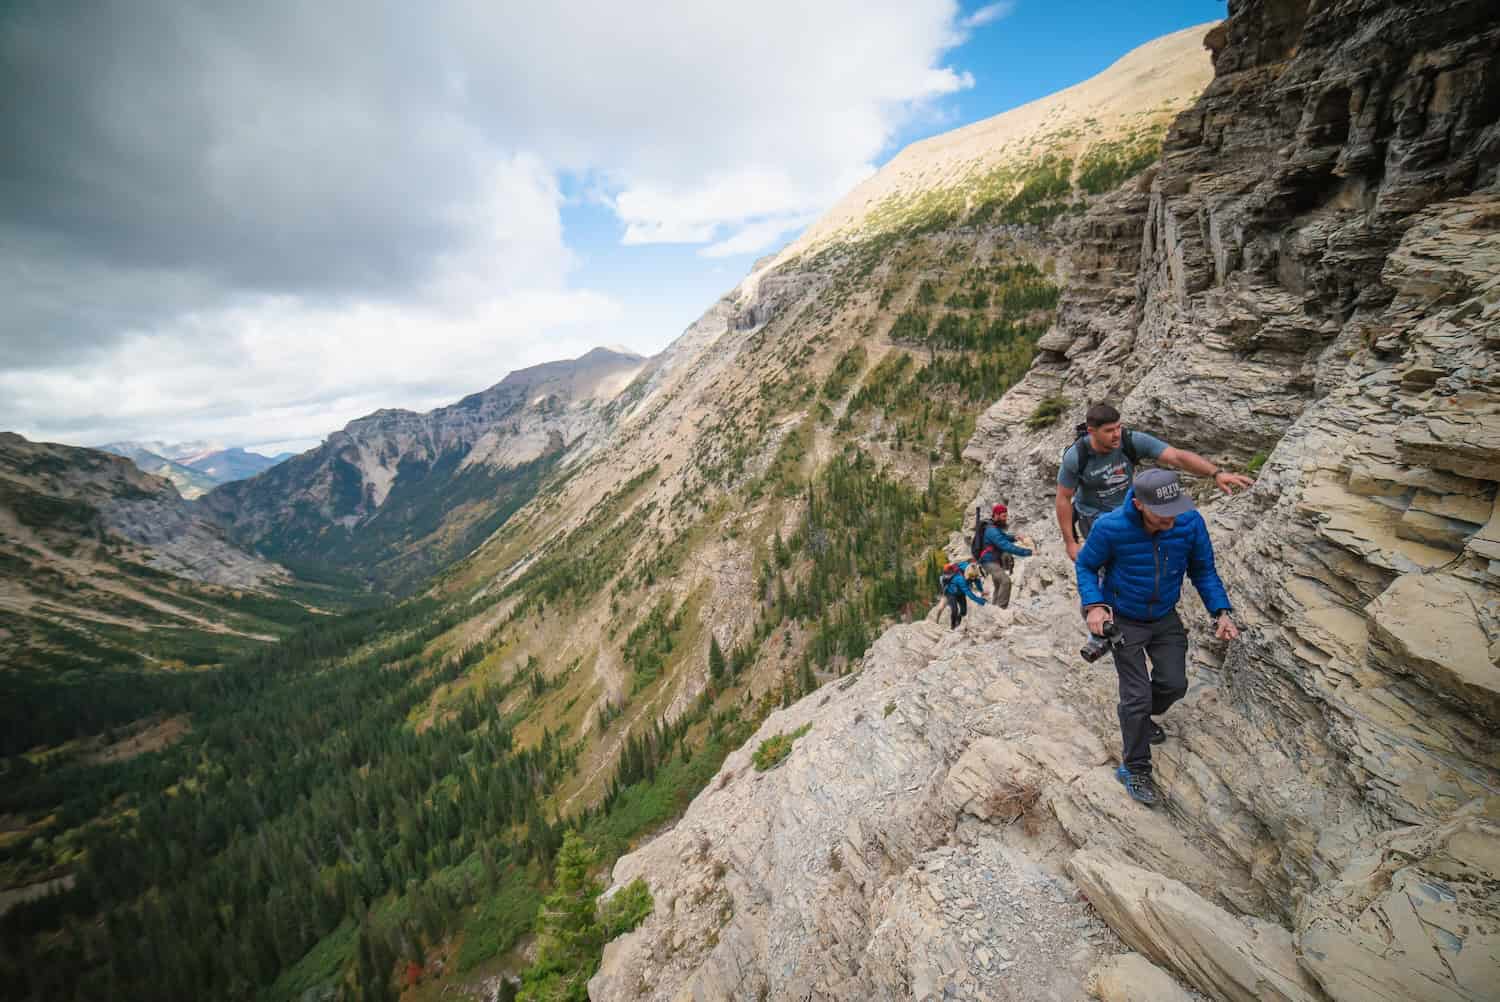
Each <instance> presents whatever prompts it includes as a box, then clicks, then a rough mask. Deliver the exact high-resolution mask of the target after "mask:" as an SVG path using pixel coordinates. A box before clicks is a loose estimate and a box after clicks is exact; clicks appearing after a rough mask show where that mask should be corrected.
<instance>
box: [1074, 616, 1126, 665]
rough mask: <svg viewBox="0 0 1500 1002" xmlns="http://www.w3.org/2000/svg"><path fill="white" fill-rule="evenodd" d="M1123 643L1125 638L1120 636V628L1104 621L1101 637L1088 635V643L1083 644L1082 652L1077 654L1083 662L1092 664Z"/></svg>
mask: <svg viewBox="0 0 1500 1002" xmlns="http://www.w3.org/2000/svg"><path fill="white" fill-rule="evenodd" d="M1124 642H1125V638H1124V637H1122V636H1121V635H1120V628H1119V627H1118V626H1116V625H1115V624H1114V621H1113V620H1109V619H1106V620H1105V621H1104V633H1103V635H1102V636H1101V635H1100V634H1098V633H1090V634H1089V642H1088V643H1086V644H1084V645H1083V650H1081V651H1079V652H1078V653H1079V655H1080V656H1081V657H1082V658H1083V660H1085V661H1087V662H1089V663H1090V664H1093V663H1094V662H1095V661H1098V660H1099V659H1100V658H1102V657H1104V655H1105V654H1106V653H1107V652H1108V651H1109V650H1110V649H1111V648H1114V647H1119V646H1120V645H1121V644H1123V643H1124Z"/></svg>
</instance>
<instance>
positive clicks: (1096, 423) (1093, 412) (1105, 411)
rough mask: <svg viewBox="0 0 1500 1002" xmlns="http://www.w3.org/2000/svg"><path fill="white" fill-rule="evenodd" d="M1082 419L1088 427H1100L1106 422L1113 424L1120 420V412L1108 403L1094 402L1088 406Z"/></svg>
mask: <svg viewBox="0 0 1500 1002" xmlns="http://www.w3.org/2000/svg"><path fill="white" fill-rule="evenodd" d="M1083 420H1084V423H1085V424H1087V425H1088V426H1089V427H1090V428H1102V427H1104V426H1105V425H1107V424H1114V423H1115V422H1116V421H1118V420H1120V412H1119V411H1117V410H1115V409H1114V407H1112V406H1111V405H1109V404H1095V405H1094V406H1092V407H1090V408H1089V412H1088V413H1087V414H1085V415H1084V416H1083Z"/></svg>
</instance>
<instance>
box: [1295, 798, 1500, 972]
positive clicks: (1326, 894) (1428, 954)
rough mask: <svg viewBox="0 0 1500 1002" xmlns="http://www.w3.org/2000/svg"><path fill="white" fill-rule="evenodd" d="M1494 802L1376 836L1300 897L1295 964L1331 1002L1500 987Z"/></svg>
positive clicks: (1498, 808) (1499, 805) (1499, 806)
mask: <svg viewBox="0 0 1500 1002" xmlns="http://www.w3.org/2000/svg"><path fill="white" fill-rule="evenodd" d="M1497 873H1500V798H1493V797H1492V798H1486V799H1485V800H1481V801H1475V802H1473V803H1471V804H1469V805H1467V806H1466V807H1465V808H1463V809H1462V810H1460V811H1458V812H1457V813H1456V815H1455V816H1454V817H1453V818H1452V819H1451V820H1449V821H1447V822H1445V823H1442V824H1434V825H1424V826H1420V827H1414V828H1410V829H1407V830H1405V831H1398V832H1393V833H1390V834H1388V835H1386V836H1384V837H1383V838H1382V839H1381V840H1380V841H1379V843H1378V845H1377V846H1376V847H1375V848H1374V850H1373V851H1371V852H1370V853H1368V854H1366V855H1363V856H1361V857H1360V858H1358V859H1356V860H1354V861H1353V862H1352V863H1350V865H1349V866H1348V868H1347V869H1346V870H1345V871H1344V872H1343V873H1342V874H1341V875H1340V876H1339V878H1338V879H1337V880H1335V881H1332V882H1330V883H1329V884H1327V885H1325V886H1324V887H1322V888H1320V889H1319V890H1318V892H1317V893H1315V894H1313V895H1311V896H1310V897H1309V898H1307V899H1306V900H1305V901H1304V902H1303V906H1302V909H1301V914H1300V915H1299V917H1298V923H1297V926H1298V934H1297V944H1298V946H1299V948H1300V950H1301V953H1302V957H1303V963H1304V964H1305V965H1306V966H1307V968H1308V969H1309V970H1311V971H1312V973H1313V975H1314V976H1315V977H1317V979H1318V980H1319V982H1321V983H1322V985H1323V987H1324V989H1325V990H1326V991H1327V992H1328V994H1329V995H1330V996H1332V997H1333V998H1334V999H1336V1000H1338V1002H1479V1000H1481V999H1494V998H1495V997H1496V995H1497V993H1500V896H1497V894H1496V887H1495V875H1496V874H1497Z"/></svg>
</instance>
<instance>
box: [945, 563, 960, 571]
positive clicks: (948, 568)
mask: <svg viewBox="0 0 1500 1002" xmlns="http://www.w3.org/2000/svg"><path fill="white" fill-rule="evenodd" d="M943 570H944V571H948V572H952V571H956V570H958V565H957V564H948V565H947V566H946V567H944V568H943Z"/></svg>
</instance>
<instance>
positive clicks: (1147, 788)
mask: <svg viewBox="0 0 1500 1002" xmlns="http://www.w3.org/2000/svg"><path fill="white" fill-rule="evenodd" d="M1115 778H1116V779H1118V780H1119V781H1120V783H1121V784H1122V785H1123V786H1124V787H1125V792H1126V793H1128V794H1130V796H1131V799H1133V800H1136V801H1138V802H1139V803H1142V804H1145V805H1146V806H1147V807H1151V806H1154V805H1155V804H1156V784H1155V783H1152V782H1151V774H1150V773H1149V772H1131V771H1130V770H1129V769H1127V768H1125V767H1124V766H1123V765H1122V766H1120V768H1118V769H1116V770H1115Z"/></svg>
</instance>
